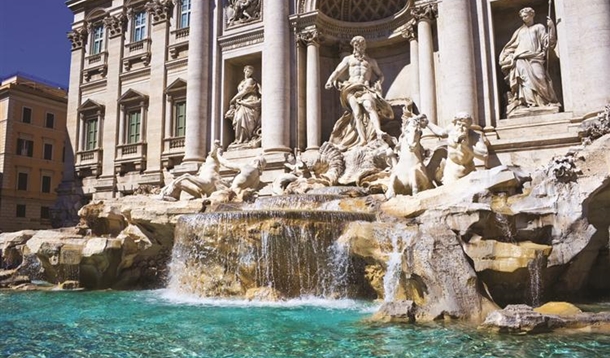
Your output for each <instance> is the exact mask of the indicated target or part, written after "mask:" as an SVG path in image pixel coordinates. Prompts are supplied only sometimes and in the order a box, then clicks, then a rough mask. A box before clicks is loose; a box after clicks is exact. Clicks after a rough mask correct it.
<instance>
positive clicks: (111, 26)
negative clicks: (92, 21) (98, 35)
mask: <svg viewBox="0 0 610 358" xmlns="http://www.w3.org/2000/svg"><path fill="white" fill-rule="evenodd" d="M126 24H127V16H126V15H125V14H124V13H122V12H121V13H118V14H116V15H110V16H107V17H105V18H104V25H105V26H106V29H107V30H108V34H109V35H110V37H115V36H119V35H122V34H123V32H124V31H125V25H126Z"/></svg>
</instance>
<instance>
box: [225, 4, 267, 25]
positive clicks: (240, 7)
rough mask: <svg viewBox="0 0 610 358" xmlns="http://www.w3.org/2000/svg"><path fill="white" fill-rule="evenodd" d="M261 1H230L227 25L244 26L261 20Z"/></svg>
mask: <svg viewBox="0 0 610 358" xmlns="http://www.w3.org/2000/svg"><path fill="white" fill-rule="evenodd" d="M260 12H261V4H260V0H229V7H228V8H227V18H228V20H227V25H228V26H232V25H234V24H243V23H246V22H249V21H252V20H255V19H258V18H260Z"/></svg>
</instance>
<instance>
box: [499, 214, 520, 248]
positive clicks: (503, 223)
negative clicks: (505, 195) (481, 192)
mask: <svg viewBox="0 0 610 358" xmlns="http://www.w3.org/2000/svg"><path fill="white" fill-rule="evenodd" d="M495 218H496V222H497V223H498V226H499V228H500V230H501V231H502V235H503V236H504V238H505V239H506V241H508V242H513V243H514V242H516V241H515V238H514V235H513V230H512V228H511V226H510V222H509V221H508V218H507V217H506V215H504V214H500V213H495Z"/></svg>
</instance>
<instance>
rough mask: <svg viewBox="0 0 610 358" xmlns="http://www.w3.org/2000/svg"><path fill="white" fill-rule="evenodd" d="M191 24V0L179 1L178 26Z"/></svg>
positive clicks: (183, 26) (182, 26)
mask: <svg viewBox="0 0 610 358" xmlns="http://www.w3.org/2000/svg"><path fill="white" fill-rule="evenodd" d="M190 24H191V0H182V1H181V2H180V22H179V24H178V27H179V28H181V29H182V28H185V27H189V26H190Z"/></svg>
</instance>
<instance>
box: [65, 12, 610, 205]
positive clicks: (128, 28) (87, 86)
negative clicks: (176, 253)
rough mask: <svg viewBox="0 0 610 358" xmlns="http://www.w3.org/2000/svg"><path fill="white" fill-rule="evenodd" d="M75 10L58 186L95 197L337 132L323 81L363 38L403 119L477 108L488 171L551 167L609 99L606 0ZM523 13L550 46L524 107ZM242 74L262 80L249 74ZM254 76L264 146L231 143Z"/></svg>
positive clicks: (334, 95) (278, 154) (271, 166)
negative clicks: (536, 96) (236, 110)
mask: <svg viewBox="0 0 610 358" xmlns="http://www.w3.org/2000/svg"><path fill="white" fill-rule="evenodd" d="M66 3H67V6H68V7H69V8H70V9H71V10H72V11H73V13H74V23H73V24H72V31H71V32H70V33H69V35H68V37H69V39H70V41H71V42H72V58H71V74H70V92H69V100H68V112H67V116H68V131H69V136H70V141H71V143H72V151H67V153H66V155H67V160H71V159H70V157H72V159H73V162H74V163H75V167H74V168H75V170H74V171H72V170H69V169H66V170H65V171H64V187H67V185H68V184H69V183H72V182H74V180H75V179H77V181H78V182H79V187H80V186H81V185H80V184H82V190H83V192H84V194H85V195H86V196H89V197H93V198H100V199H103V198H109V197H116V196H121V195H125V194H129V193H131V192H133V191H134V190H135V189H136V188H138V186H140V185H142V184H150V185H160V186H162V185H163V184H164V183H165V182H166V181H167V180H168V179H170V178H171V177H172V176H173V175H176V174H178V173H184V172H194V171H196V170H197V168H198V166H199V165H200V164H201V163H202V162H203V161H204V160H205V157H206V155H207V152H208V151H209V149H210V148H211V146H212V144H213V142H214V141H215V140H219V141H220V143H221V145H222V146H223V147H224V148H228V149H227V151H226V153H225V158H228V159H229V160H233V161H235V162H240V161H246V160H249V159H251V158H254V157H256V156H258V155H260V154H261V153H264V155H265V157H266V159H267V163H268V164H267V171H266V173H265V175H264V176H263V179H265V180H267V181H269V180H271V178H272V176H273V175H274V173H277V172H278V171H281V170H282V168H283V164H284V161H285V155H286V154H287V153H288V152H293V151H294V150H295V149H298V150H300V151H303V152H307V151H314V150H316V149H317V148H319V147H320V145H321V144H322V143H323V142H324V141H325V140H327V139H328V138H329V135H330V133H331V131H332V129H333V125H334V123H335V121H336V120H337V118H339V117H340V116H341V114H342V112H343V109H342V107H341V103H340V100H339V94H338V92H337V91H336V90H332V89H331V90H327V89H325V88H324V87H325V86H324V83H325V82H326V80H327V79H328V78H329V76H330V75H331V73H332V72H333V70H334V69H335V68H336V67H337V65H338V64H339V63H340V62H341V59H342V58H343V57H345V55H348V54H349V53H351V51H352V48H351V46H350V40H351V39H352V38H353V37H354V36H356V35H361V36H363V37H364V38H365V39H366V43H367V49H366V51H367V54H368V56H370V57H371V58H374V59H376V61H377V63H378V65H379V68H380V70H381V72H382V73H383V75H384V79H385V80H384V81H383V83H382V93H383V96H384V97H385V99H386V100H387V101H388V102H389V103H390V104H391V105H392V107H393V109H394V110H395V112H396V118H397V119H398V121H396V122H399V118H400V109H401V107H403V106H406V107H407V108H411V109H412V110H413V111H414V112H420V113H425V114H426V115H427V116H428V118H429V119H430V121H431V122H432V123H434V124H437V125H439V126H446V125H447V124H449V123H450V121H451V119H452V118H453V116H454V115H455V114H456V113H458V112H463V111H465V112H468V113H470V114H472V116H473V118H474V119H475V122H476V123H477V124H478V126H479V127H480V130H481V131H483V132H485V133H486V134H487V137H488V139H489V141H490V143H491V147H490V148H491V156H490V163H488V164H489V165H497V164H500V163H501V164H520V165H523V166H526V167H535V166H537V165H540V164H544V163H546V161H547V160H548V159H549V158H551V157H552V156H553V155H555V154H562V153H564V152H565V149H566V148H568V147H570V146H572V145H574V144H577V143H579V137H578V125H579V123H580V122H581V121H582V120H583V119H585V118H587V117H588V116H592V115H594V114H596V113H597V112H599V111H600V110H601V109H602V108H603V107H604V105H605V104H607V103H608V102H609V101H610V22H609V21H608V19H609V18H610V2H608V0H588V1H580V0H555V1H551V2H550V6H551V8H550V9H549V2H548V1H546V0H438V1H434V0H432V1H429V0H290V1H287V0H286V1H285V0H68V1H67V2H66ZM524 7H531V8H532V10H534V11H535V13H536V15H535V17H534V22H535V23H537V24H542V25H543V26H542V27H538V28H537V29H538V30H536V31H538V34H539V35H537V36H540V39H539V41H540V42H541V43H543V45H544V46H545V49H546V50H545V51H546V53H545V54H544V56H543V57H544V58H542V59H538V60H536V61H539V62H538V65H540V64H542V65H540V66H539V67H535V68H534V69H533V70H532V71H534V72H536V68H538V69H539V71H540V70H542V69H543V68H544V70H542V71H546V72H547V73H546V75H547V77H548V79H549V81H548V82H547V85H548V86H549V87H550V88H552V90H553V91H554V95H555V97H556V98H555V100H553V101H551V102H553V103H551V104H552V105H548V106H547V105H546V104H548V103H545V104H544V105H540V106H539V107H537V105H531V104H527V103H522V105H523V106H522V107H523V108H521V109H520V110H515V108H516V107H515V106H513V104H514V103H515V100H516V99H517V97H518V96H520V95H521V90H519V89H515V88H516V87H515V84H516V83H521V84H522V82H523V81H524V75H523V74H521V77H519V76H520V75H519V73H518V72H512V71H513V70H512V69H511V68H510V67H511V66H513V65H515V64H516V65H517V67H515V68H516V70H515V71H519V67H518V62H517V60H516V54H515V59H514V60H513V57H512V56H513V54H514V53H512V52H511V55H510V56H507V55H506V52H507V51H508V50H507V49H508V48H509V47H510V46H509V44H511V43H518V41H519V36H520V35H519V34H518V31H516V30H517V29H519V28H520V26H522V25H523V22H524V21H526V20H525V19H524V18H522V17H520V16H521V15H520V10H521V9H522V8H524ZM532 14H533V12H532ZM547 14H550V15H551V16H550V17H551V19H552V20H553V24H550V25H549V24H547V23H546V16H547ZM545 36H546V37H545ZM518 50H519V48H517V51H518ZM538 65H536V66H538ZM245 67H248V71H245V70H244V68H245ZM244 72H249V73H250V74H251V76H252V79H253V81H255V82H253V81H251V80H249V79H248V78H246V80H247V81H245V80H244V81H242V78H243V76H244V74H243V73H244ZM515 73H516V74H515ZM248 76H249V75H248ZM543 77H544V74H543ZM248 81H249V82H248ZM511 81H513V82H511ZM519 81H521V82H519ZM526 82H527V81H526ZM247 83H251V84H254V83H256V85H257V86H258V89H259V93H260V101H258V102H257V103H258V104H259V105H260V114H259V115H260V118H259V120H260V125H259V126H258V127H259V128H256V127H257V126H256V125H254V126H253V127H252V128H250V132H256V136H257V137H260V140H259V141H255V143H254V144H252V145H232V144H235V143H236V142H237V141H238V138H237V136H236V130H235V128H234V124H232V122H231V118H230V116H229V115H228V114H227V113H228V112H231V110H232V108H233V107H232V106H234V104H235V103H236V102H235V99H236V98H237V97H239V96H240V93H241V92H240V91H242V89H243V87H244V86H245V84H247ZM536 86H537V85H534V87H536ZM525 97H527V96H525ZM237 103H239V102H237ZM530 107H531V108H530ZM231 113H232V112H231ZM382 125H383V126H384V130H386V129H385V128H390V127H391V126H392V124H391V123H390V124H388V123H382ZM387 131H388V133H389V132H391V131H390V129H387ZM239 135H240V136H242V134H239ZM427 140H428V141H433V140H436V139H433V138H431V137H430V138H428V139H427Z"/></svg>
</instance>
